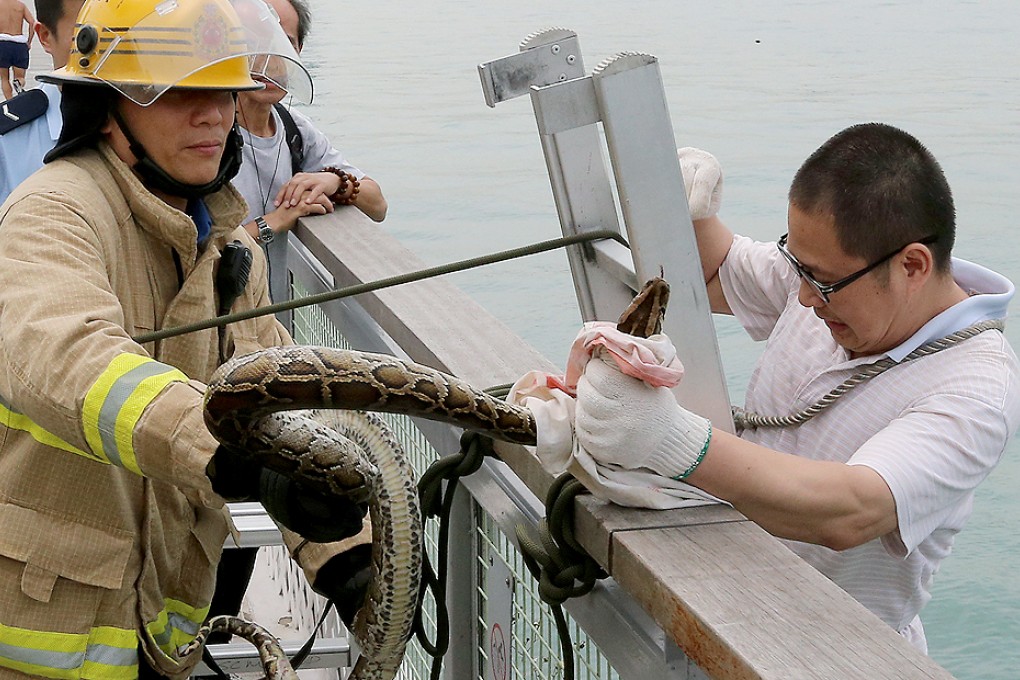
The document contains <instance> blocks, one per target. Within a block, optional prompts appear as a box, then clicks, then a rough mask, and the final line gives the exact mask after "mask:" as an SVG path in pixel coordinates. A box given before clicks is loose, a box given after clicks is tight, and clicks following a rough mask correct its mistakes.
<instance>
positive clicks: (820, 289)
mask: <svg viewBox="0 0 1020 680" xmlns="http://www.w3.org/2000/svg"><path fill="white" fill-rule="evenodd" d="M789 237H790V234H789V233H786V234H783V235H782V237H781V238H780V239H779V242H778V243H776V246H777V247H778V248H779V252H781V253H782V254H783V257H785V258H786V261H787V262H789V263H790V266H791V267H793V271H795V272H797V276H799V277H800V278H801V279H803V280H804V281H807V282H808V284H809V285H810V286H811V287H812V288H813V289H814V290H815V292H816V293H818V297H820V298H822V300H823V301H824V302H825V304H829V296H830V295H832V294H833V293H836V292H837V291H840V290H843V289H844V288H846V287H847V286H849V285H850V284H851V283H853V282H854V281H856V280H857V279H859V278H861V277H862V276H864V275H865V274H867V273H868V272H870V271H871V270H872V269H874V268H876V267H878V266H880V265H883V264H885V263H886V262H888V261H889V260H891V259H892V258H894V257H896V256H897V255H899V254H900V252H902V251H903V249H904V248H906V247H907V246H909V245H911V244H912V243H921V244H924V245H930V244H932V243H935V241H937V240H938V238H939V237H938V236H927V237H925V238H923V239H921V240H920V241H911V242H910V243H907V244H905V245H902V246H900V247H899V248H897V249H896V250H894V251H892V252H891V253H889V254H888V255H885V256H883V257H880V258H879V259H877V260H875V261H874V262H872V263H871V264H869V265H868V266H867V267H864V268H863V269H858V270H857V271H855V272H854V273H853V274H850V275H849V276H844V277H843V278H841V279H840V280H839V281H836V282H834V283H822V282H821V281H818V280H817V279H815V277H814V276H812V275H811V274H810V273H808V271H807V270H806V269H805V268H804V265H802V264H801V263H800V262H799V261H798V260H797V258H796V257H794V256H793V253H791V252H790V251H789V250H788V249H787V247H786V242H787V240H788V239H789Z"/></svg>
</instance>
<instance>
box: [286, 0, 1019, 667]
mask: <svg viewBox="0 0 1020 680" xmlns="http://www.w3.org/2000/svg"><path fill="white" fill-rule="evenodd" d="M312 9H313V12H314V16H315V20H314V24H313V28H312V32H311V34H310V35H309V37H308V41H307V43H306V47H305V51H304V57H305V59H306V62H307V64H308V66H309V67H310V68H311V70H312V71H313V73H314V76H315V80H316V87H317V99H316V101H315V102H314V103H313V104H312V105H311V106H310V107H307V110H308V111H309V112H310V114H311V115H312V117H313V118H314V119H315V120H316V121H317V122H318V123H319V124H320V125H321V126H322V127H323V129H325V130H327V131H328V132H329V134H330V135H331V136H332V138H333V139H334V141H335V142H336V144H337V146H339V147H340V148H341V149H342V150H343V151H344V152H345V153H346V154H347V155H348V157H349V158H350V160H351V161H352V162H353V163H354V164H355V165H358V166H359V167H361V168H362V169H363V170H365V171H366V172H367V173H368V174H369V175H371V176H372V177H374V178H376V179H377V180H378V181H379V182H380V184H381V185H382V187H383V189H384V191H385V194H386V196H387V198H388V200H389V204H390V211H389V217H388V218H387V219H386V221H385V222H384V223H383V224H382V225H381V227H380V228H382V229H386V230H387V231H388V232H390V233H391V234H393V235H394V236H396V237H397V238H399V239H400V240H402V241H403V242H405V243H406V244H407V245H408V246H409V247H410V248H412V249H413V250H414V251H415V252H417V253H418V254H419V255H420V256H421V257H422V258H423V259H424V260H425V261H426V262H427V263H428V264H429V265H436V264H440V263H443V262H449V261H453V260H458V259H463V258H467V257H472V256H476V255H481V254H483V253H489V252H492V251H496V250H502V249H507V248H512V247H516V246H520V245H523V244H527V243H532V242H535V241H540V240H545V239H549V238H554V237H556V236H558V235H559V233H560V232H559V225H558V222H557V218H556V212H555V208H554V205H553V199H552V194H551V191H550V187H549V180H548V175H547V173H546V168H545V162H544V159H543V156H542V152H541V148H540V144H539V139H538V135H537V131H536V127H535V122H534V117H533V115H532V109H531V103H530V101H529V99H528V98H527V97H522V98H519V99H516V100H512V101H509V102H504V103H502V104H500V105H499V106H497V107H496V108H494V109H490V108H488V107H486V106H485V104H484V101H483V99H482V91H481V87H480V85H479V78H478V75H477V69H476V67H477V65H478V64H479V63H480V62H484V61H488V60H491V59H495V58H498V57H501V56H504V55H507V54H512V53H514V52H516V51H517V49H518V43H519V42H520V41H521V40H522V39H523V38H525V37H526V36H527V35H528V34H530V33H532V32H534V31H539V30H542V29H545V28H549V27H554V26H559V27H565V28H569V29H572V30H574V31H576V32H577V34H578V36H579V38H580V42H581V50H582V54H583V57H584V62H585V68H586V70H587V71H588V72H590V71H591V70H592V69H593V68H594V67H595V66H596V65H597V64H598V63H599V62H600V61H601V60H603V59H605V58H607V57H610V56H612V55H614V54H616V53H617V52H622V51H639V52H646V53H649V54H652V55H655V56H656V57H658V59H659V63H660V68H661V72H662V78H663V81H664V85H665V89H666V95H667V100H668V104H669V108H670V114H671V118H672V121H673V129H674V134H675V136H676V142H677V145H678V146H697V147H700V148H703V149H707V150H709V151H711V152H712V153H713V154H715V155H716V156H717V157H718V158H719V159H720V161H721V163H722V166H723V169H724V172H725V185H724V187H725V188H724V200H723V209H722V212H721V216H722V217H723V218H724V220H725V221H726V222H727V224H728V225H730V226H731V227H732V228H734V229H735V230H736V231H738V232H741V233H744V234H747V235H750V236H753V237H756V238H760V239H775V238H778V237H779V236H780V235H781V234H782V233H783V232H785V231H786V199H785V195H786V191H787V189H788V186H789V182H790V179H791V178H792V176H793V173H794V172H795V171H796V169H797V167H798V166H799V164H800V163H801V162H802V161H803V160H804V159H805V158H806V157H807V156H808V155H809V154H810V153H811V152H812V151H813V150H814V149H815V148H817V147H818V146H819V145H820V144H821V143H822V142H823V141H825V139H827V138H828V137H829V136H831V135H832V134H833V133H835V132H837V131H838V130H841V129H842V128H844V127H846V126H848V125H851V124H854V123H859V122H865V121H881V122H886V123H890V124H893V125H896V126H899V127H902V128H904V129H906V130H907V131H909V132H911V133H912V134H914V135H915V136H917V137H918V138H919V139H920V140H921V141H922V142H924V143H925V144H926V145H927V146H928V147H929V148H930V149H931V151H932V152H933V153H934V154H935V156H936V157H937V158H938V159H939V160H940V161H941V163H942V165H943V168H944V169H945V172H946V175H947V176H948V178H949V182H950V184H951V186H952V187H953V190H954V192H955V198H956V206H957V213H958V225H959V227H958V234H959V236H958V245H957V248H956V254H957V255H959V256H961V257H964V258H967V259H971V260H974V261H977V262H979V263H982V264H984V265H986V266H988V267H991V268H993V269H995V270H997V271H999V272H1001V273H1003V274H1005V275H1006V276H1008V277H1009V278H1011V279H1012V280H1014V281H1020V258H1018V257H1017V255H1018V252H1020V234H1018V232H1017V229H1016V226H1015V221H1016V219H1017V212H1018V208H1020V191H1018V187H1020V122H1018V119H1020V80H1018V74H1020V52H1018V51H1017V50H1016V49H1015V43H1016V40H1017V36H1018V35H1020V12H1018V11H1017V10H1016V6H1015V5H1014V4H1013V3H1011V2H1008V1H1007V0H985V1H983V2H950V1H948V0H940V1H935V2H908V1H905V0H856V1H855V2H838V3H837V2H826V1H824V0H759V1H758V2H734V1H730V0H721V1H718V2H714V3H705V2H684V1H678V0H638V1H637V2H617V1H613V0H587V1H586V2H567V1H565V0H518V1H517V2H512V3H511V2H478V1H471V2H468V1H465V0H450V1H447V2H397V1H394V0H384V1H383V2H377V3H371V4H368V5H363V4H362V5H359V4H354V3H337V2H335V0H313V2H312ZM351 247H356V244H351ZM450 278H451V280H452V282H453V283H455V284H456V285H458V286H460V287H462V288H463V289H464V290H466V291H467V292H468V293H469V294H470V295H471V296H472V297H474V298H475V299H476V300H478V301H479V302H480V303H481V304H483V305H484V306H485V307H486V308H488V309H489V310H490V311H491V312H492V313H494V314H495V315H496V316H497V317H498V318H499V319H500V320H502V321H503V322H504V323H506V324H507V325H508V326H510V327H511V328H512V329H513V330H514V331H515V332H517V333H518V334H519V335H521V336H522V337H524V338H525V339H526V340H527V341H528V342H530V343H531V344H532V345H534V346H535V347H537V348H538V349H539V350H541V351H542V352H543V353H544V354H545V355H546V356H547V357H549V358H550V359H551V360H553V361H555V362H556V363H557V364H559V365H563V362H564V360H565V358H566V351H567V347H568V345H569V343H570V341H571V340H572V339H573V336H574V334H575V333H576V331H577V328H578V325H579V323H580V319H579V315H578V312H577V306H576V302H575V300H574V293H573V288H572V285H571V282H570V278H569V273H568V267H567V260H566V257H565V256H564V254H563V253H562V252H555V253H551V254H546V255H537V256H531V257H528V258H525V259H521V260H516V261H514V262H511V263H505V264H498V265H493V266H491V267H487V268H485V269H484V270H480V271H471V272H465V273H461V274H455V275H451V276H450ZM1018 304H1020V302H1015V303H1014V305H1013V307H1012V308H1011V311H1012V312H1013V313H1014V314H1016V313H1017V310H1018V309H1020V307H1018V306H1017V305H1018ZM717 328H718V330H719V334H720V345H721V351H722V353H723V361H724V365H725V367H726V372H727V377H728V382H729V385H730V394H731V397H732V399H733V400H734V402H735V403H740V402H741V401H742V399H743V393H744V386H745V384H746V381H747V378H748V376H749V374H750V371H751V368H752V366H753V363H754V360H755V358H756V357H757V355H758V353H759V351H760V347H759V346H758V345H756V344H755V343H752V342H750V341H749V340H747V339H746V338H745V336H744V335H743V331H742V330H741V329H740V328H739V327H738V326H737V325H736V324H735V323H734V322H733V321H732V320H730V319H717ZM1007 335H1008V336H1009V338H1010V340H1011V341H1012V343H1013V345H1014V347H1020V325H1017V324H1015V323H1014V324H1009V327H1008V329H1007ZM1018 483H1020V444H1018V443H1017V442H1015V441H1014V442H1013V443H1012V444H1011V445H1010V447H1009V448H1008V450H1007V451H1006V454H1005V456H1004V459H1003V462H1002V464H1001V465H1000V466H999V467H998V468H997V469H996V470H995V472H994V473H993V474H992V475H991V477H990V478H989V479H988V480H987V481H986V482H985V483H984V484H983V485H982V486H981V488H980V489H979V491H978V494H977V499H976V503H975V510H974V514H973V516H972V517H971V519H970V522H969V524H968V526H967V528H966V529H965V530H964V531H963V532H962V533H961V534H960V536H959V537H958V539H957V542H956V546H955V548H954V553H953V555H952V556H951V557H950V558H949V559H947V560H946V561H945V563H944V564H943V568H942V569H941V571H940V572H939V573H938V574H937V575H936V577H935V583H934V589H933V592H934V597H933V600H932V602H931V603H930V604H929V605H928V606H927V607H926V608H925V610H924V613H923V617H922V618H923V619H924V622H925V627H926V630H927V633H928V640H929V644H930V647H931V651H930V653H931V655H932V656H933V657H934V658H935V659H936V660H937V661H938V662H939V663H941V664H943V665H944V666H946V667H947V668H948V669H949V670H950V671H951V672H952V673H953V674H955V675H956V676H957V677H959V678H967V679H974V680H977V679H981V680H1014V679H1015V678H1016V677H1018V673H1020V670H1018V669H1020V613H1018V611H1017V608H1018V605H1020V579H1018V578H1017V576H1016V568H1015V565H1014V563H1013V560H1014V559H1017V557H1018V556H1020V531H1018V520H1017V514H1018V512H1020V500H1018V495H1017V492H1016V489H1017V486H1018Z"/></svg>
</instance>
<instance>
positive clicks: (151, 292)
mask: <svg viewBox="0 0 1020 680" xmlns="http://www.w3.org/2000/svg"><path fill="white" fill-rule="evenodd" d="M245 3H248V4H249V6H247V7H244V5H245ZM261 4H262V3H261V0H234V1H233V2H228V0H174V2H165V1H163V0H134V1H133V2H118V3H113V2H108V1H106V0H87V1H86V3H85V5H84V7H83V8H82V11H81V13H80V14H79V17H78V24H77V26H76V29H75V36H74V48H73V50H72V53H71V58H70V61H69V62H68V64H67V65H66V66H65V67H64V68H61V69H58V70H56V71H54V72H52V73H51V74H49V75H47V76H41V77H40V79H42V80H47V81H49V82H53V83H57V84H59V85H61V86H62V91H63V100H62V104H61V113H62V118H63V129H62V132H61V135H60V139H59V140H58V143H57V145H56V147H54V149H53V150H52V151H51V152H50V153H49V154H48V155H47V157H46V161H47V162H46V165H45V166H44V167H43V168H42V169H41V170H40V171H39V172H37V173H36V174H35V175H33V176H32V177H31V178H29V179H28V180H27V181H25V182H24V183H23V184H21V185H20V186H19V187H18V188H17V189H16V190H15V191H14V192H13V193H12V194H11V196H10V197H9V198H8V200H7V201H6V202H5V203H4V205H3V208H2V209H0V677H19V676H22V675H32V676H43V677H51V678H67V677H89V678H110V679H122V678H134V677H137V676H139V675H142V676H146V675H150V674H153V673H155V674H158V675H162V676H167V677H184V676H187V675H188V674H189V673H190V671H191V670H192V667H193V665H194V663H195V662H197V659H192V658H187V659H182V658H181V656H180V654H179V650H180V649H181V648H182V647H183V646H184V645H185V644H186V643H187V642H189V641H190V640H191V639H193V637H194V635H195V633H196V631H197V629H198V627H199V626H200V624H201V623H202V622H203V621H204V620H205V619H206V616H207V613H208V611H209V605H210V601H211V599H212V595H213V590H214V582H215V573H216V567H217V563H218V562H219V559H220V554H221V549H222V546H223V543H224V539H225V538H226V536H227V533H228V526H229V519H228V515H227V512H226V510H225V506H224V501H225V500H231V499H260V500H263V501H266V500H271V501H272V502H266V505H267V507H270V508H273V507H276V508H281V507H285V508H287V509H288V512H287V515H288V518H289V519H288V520H287V522H288V527H289V528H290V529H294V530H296V531H297V532H298V533H302V534H305V535H308V536H315V537H316V539H317V540H322V541H327V540H339V539H341V538H347V537H349V536H350V535H351V534H358V532H359V530H360V529H361V528H362V526H363V516H364V509H363V508H361V507H358V506H356V505H354V504H353V503H351V502H349V501H346V500H344V499H338V498H327V499H313V500H314V501H315V502H314V503H313V504H312V505H314V507H316V508H317V510H316V512H315V513H314V514H310V513H308V512H305V513H302V508H304V507H306V506H305V505H304V504H303V500H304V499H306V498H311V495H309V494H305V493H304V490H302V489H301V488H300V487H299V486H298V485H297V484H295V483H293V482H289V480H284V481H285V482H286V483H279V481H280V480H279V479H275V481H274V479H273V477H272V475H271V474H270V473H265V472H264V471H258V470H257V469H256V473H257V474H251V468H250V466H247V465H245V464H244V461H243V459H240V458H239V457H238V456H236V455H234V454H232V453H231V452H229V451H227V450H225V449H222V448H221V447H218V445H217V442H216V441H215V440H214V439H213V437H212V436H211V435H210V433H209V432H208V430H207V428H206V426H205V424H204V421H203V414H202V399H203V394H204V389H205V386H204V382H203V381H205V380H207V379H208V378H209V376H210V374H211V373H212V372H213V370H214V369H215V368H216V366H217V365H218V364H219V363H221V362H222V361H223V360H224V359H225V358H227V357H230V356H234V355H237V354H242V353H246V352H250V351H253V350H256V349H259V348H264V347H268V346H273V345H279V344H284V343H290V342H291V339H290V338H289V336H288V335H287V333H286V331H285V330H284V329H283V327H282V326H280V324H279V323H278V322H277V321H276V320H275V319H274V317H272V316H262V317H257V318H254V319H249V320H246V321H238V322H236V323H233V324H230V325H229V326H228V327H226V329H225V330H219V329H210V330H206V331H199V332H195V333H190V334H187V335H183V336H178V337H173V338H168V339H165V340H162V341H158V342H148V343H145V344H139V343H138V342H136V341H135V340H133V339H132V338H133V337H137V336H139V335H141V334H144V333H146V332H148V331H152V330H155V329H160V328H168V327H174V326H180V325H183V324H187V323H190V322H193V321H197V320H201V319H204V318H208V317H212V316H216V314H217V311H218V309H219V307H220V305H221V304H223V303H224V300H223V299H221V296H220V295H219V293H218V291H217V286H216V281H217V273H218V271H219V270H220V265H221V263H222V262H223V261H224V259H223V257H224V253H226V252H227V251H230V250H233V251H234V252H241V253H242V254H243V250H244V249H248V250H249V251H250V252H251V253H252V256H253V260H252V263H251V268H250V277H249V280H248V281H247V282H246V285H244V287H243V290H240V291H239V293H238V295H237V297H236V299H235V301H234V302H233V304H232V306H231V309H232V310H233V311H241V310H246V309H251V308H254V307H258V306H262V305H265V304H268V303H269V294H268V286H267V272H266V264H265V260H264V258H263V255H262V252H261V249H260V248H259V247H257V245H256V244H255V242H254V240H253V239H252V238H251V237H250V236H249V235H248V234H247V233H246V232H245V230H244V229H243V228H239V227H238V225H239V224H240V223H241V220H242V218H243V217H244V215H245V214H246V212H247V208H246V206H245V204H244V201H243V200H242V199H241V198H240V195H239V194H238V193H237V192H236V191H235V190H234V189H233V188H232V187H231V186H230V185H229V184H228V181H229V179H230V178H231V177H232V176H233V175H234V173H236V171H237V166H238V163H239V162H240V152H239V148H240V147H239V135H238V132H237V129H236V127H235V125H234V108H235V98H236V93H237V92H239V91H245V90H252V89H256V88H259V87H261V85H260V84H259V83H257V82H256V81H255V80H253V79H252V77H251V75H250V73H249V64H250V61H251V60H250V59H249V56H250V54H251V53H252V52H260V53H265V52H266V50H265V48H264V47H261V48H260V49H258V50H253V49H252V47H251V46H250V45H249V44H248V43H247V41H246V38H245V35H246V34H245V28H246V27H245V26H244V24H243V19H242V18H241V17H243V16H247V15H250V14H252V12H250V11H248V10H250V9H252V8H253V7H254V8H255V9H257V10H261ZM242 9H244V10H245V11H243V12H242ZM257 13H258V12H256V14H257ZM275 25H276V26H277V28H278V23H276V24H275ZM281 32H282V31H281ZM284 42H286V41H285V40H284ZM170 52H172V54H169V53H170ZM235 283H237V282H235ZM227 302H229V301H227ZM241 472H248V474H240V473H241ZM267 479H268V480H269V482H267ZM263 489H273V490H274V493H276V494H277V496H274V497H273V498H272V499H266V498H263V496H262V495H261V494H262V493H263V491H262V490H263ZM323 508H325V510H324V509H323ZM270 512H271V514H272V509H271V510H270ZM364 533H365V532H364V531H362V533H361V534H359V535H363V534H364ZM289 538H290V539H291V542H292V544H293V543H294V542H295V541H296V540H297V539H296V538H295V537H294V536H289ZM366 540H367V539H361V540H360V543H361V545H362V548H364V544H365V541H366ZM351 543H354V544H358V543H359V540H358V539H350V538H347V544H351ZM307 552H308V553H309V554H312V553H316V551H315V550H308V551H307ZM362 552H364V551H362ZM340 557H341V558H342V559H341V562H340V563H341V564H342V568H340V569H337V568H336V567H335V564H336V563H334V565H333V566H332V567H330V568H329V569H327V571H329V572H330V573H331V576H332V578H333V579H334V580H335V583H334V585H336V586H337V587H338V588H340V591H342V590H343V586H344V585H345V584H346V581H347V576H349V575H350V574H351V573H354V572H357V573H358V574H361V577H360V578H361V580H362V581H363V580H364V579H363V574H364V569H365V568H367V564H366V563H365V562H364V560H360V561H359V560H352V559H350V558H349V556H347V555H340ZM317 559H319V560H320V563H321V561H322V557H321V552H319V553H317ZM324 589H326V590H328V588H324ZM334 590H336V589H335V588H334Z"/></svg>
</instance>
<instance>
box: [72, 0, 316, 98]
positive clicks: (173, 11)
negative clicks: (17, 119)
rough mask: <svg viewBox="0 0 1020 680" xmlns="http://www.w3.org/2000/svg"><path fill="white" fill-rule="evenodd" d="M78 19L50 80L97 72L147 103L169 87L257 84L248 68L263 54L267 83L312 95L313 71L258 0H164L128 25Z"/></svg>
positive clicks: (84, 78) (249, 86) (82, 77)
mask: <svg viewBox="0 0 1020 680" xmlns="http://www.w3.org/2000/svg"><path fill="white" fill-rule="evenodd" d="M266 17H272V18H273V20H272V21H268V20H267V19H266ZM79 20H81V21H82V25H81V26H80V27H79V28H78V31H77V33H76V36H75V49H74V50H73V51H72V55H71V62H70V63H69V64H68V66H67V67H65V68H63V69H59V70H58V71H56V72H54V73H53V80H55V81H58V82H59V81H62V80H71V81H79V82H81V81H86V82H87V81H95V80H99V81H101V82H103V83H105V84H107V85H109V86H111V87H112V88H114V89H115V90H117V91H118V92H120V93H121V94H122V95H124V96H125V97H127V98H128V99H130V100H131V101H133V102H135V103H136V104H138V105H140V106H148V105H149V104H151V103H152V102H154V101H156V100H157V99H158V98H159V97H160V96H161V95H162V94H163V93H164V92H166V91H167V90H169V89H170V88H185V89H200V90H234V91H238V90H255V89H261V87H262V86H263V84H262V83H259V82H258V81H256V80H254V79H253V78H252V76H251V70H252V64H253V63H254V62H256V61H258V60H261V61H263V62H265V66H264V70H267V71H271V72H272V73H273V79H272V82H273V83H276V84H278V85H279V86H280V87H283V88H284V89H286V90H287V91H288V92H289V93H291V94H292V95H293V96H295V97H296V98H298V99H300V100H301V101H306V102H307V101H311V95H312V84H311V78H310V77H309V76H308V73H307V72H306V71H305V69H304V67H303V66H302V65H301V60H300V58H299V57H298V56H297V51H296V50H295V49H294V47H293V46H292V45H291V44H290V41H289V40H288V39H287V36H286V34H285V33H284V31H283V28H282V27H281V26H280V24H279V20H278V19H276V18H275V13H273V11H272V10H271V9H270V8H269V6H268V5H267V4H266V3H265V2H263V1H262V0H164V1H163V2H160V3H158V4H157V5H155V7H154V8H153V10H152V11H151V12H148V13H146V14H145V15H143V16H142V17H141V18H140V19H139V20H138V21H136V22H135V23H134V24H133V25H130V26H127V27H125V26H124V25H123V24H121V25H119V26H107V25H101V24H97V23H91V22H89V21H88V18H87V17H85V16H80V17H79ZM274 27H275V31H274V30H272V29H273V28H274ZM263 55H269V57H268V58H267V57H266V56H263ZM284 85H286V87H284Z"/></svg>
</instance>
